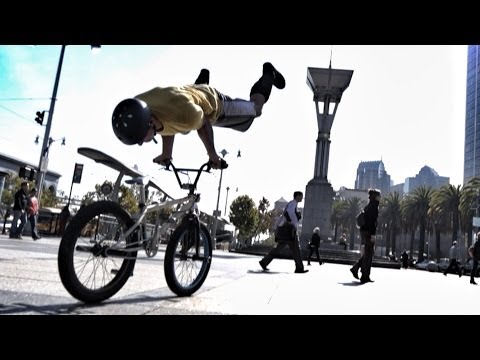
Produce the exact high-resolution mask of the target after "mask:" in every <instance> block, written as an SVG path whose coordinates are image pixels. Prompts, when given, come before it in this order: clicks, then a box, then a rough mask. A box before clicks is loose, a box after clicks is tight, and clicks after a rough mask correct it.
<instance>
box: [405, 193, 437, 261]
mask: <svg viewBox="0 0 480 360" xmlns="http://www.w3.org/2000/svg"><path fill="white" fill-rule="evenodd" d="M431 197H432V188H431V187H426V186H424V185H422V186H420V187H418V188H416V189H415V190H413V192H412V194H411V195H409V196H408V201H407V203H406V206H407V207H408V210H407V213H408V214H409V216H410V217H413V218H416V219H417V221H418V224H419V226H420V242H419V244H418V261H419V262H421V261H422V260H423V253H424V251H425V228H426V225H427V219H428V209H429V208H430V202H431Z"/></svg>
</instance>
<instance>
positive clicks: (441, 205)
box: [430, 184, 462, 243]
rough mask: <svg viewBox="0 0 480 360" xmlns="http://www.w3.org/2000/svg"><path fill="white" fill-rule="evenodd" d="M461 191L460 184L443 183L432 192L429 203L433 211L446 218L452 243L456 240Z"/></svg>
mask: <svg viewBox="0 0 480 360" xmlns="http://www.w3.org/2000/svg"><path fill="white" fill-rule="evenodd" d="M461 193H462V192H461V186H460V185H457V186H454V185H451V184H449V185H444V186H442V187H441V188H440V189H438V190H436V191H435V192H434V193H433V194H432V202H431V204H430V205H431V207H432V208H433V209H434V211H435V212H437V213H439V214H440V215H442V214H445V218H447V219H448V223H447V226H448V229H449V230H450V229H451V230H452V243H453V242H454V241H456V240H458V230H459V218H460V195H461Z"/></svg>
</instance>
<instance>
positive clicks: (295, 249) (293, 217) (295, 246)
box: [259, 191, 308, 274]
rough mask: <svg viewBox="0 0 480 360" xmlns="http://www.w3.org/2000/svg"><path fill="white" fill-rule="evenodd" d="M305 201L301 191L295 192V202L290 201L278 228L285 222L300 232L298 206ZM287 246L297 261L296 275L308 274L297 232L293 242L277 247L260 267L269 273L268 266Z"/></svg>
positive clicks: (264, 258) (261, 261)
mask: <svg viewBox="0 0 480 360" xmlns="http://www.w3.org/2000/svg"><path fill="white" fill-rule="evenodd" d="M302 200H303V193H302V192H301V191H295V192H294V193H293V200H292V201H290V202H289V203H288V204H287V206H286V207H285V210H284V212H283V214H284V215H283V216H282V219H281V221H280V222H279V224H278V226H282V225H283V224H284V223H285V222H289V223H291V224H292V225H293V226H294V227H295V229H296V230H298V223H299V221H300V219H301V214H300V212H299V211H298V209H297V205H298V203H299V202H301V201H302ZM286 246H289V247H290V250H291V251H292V255H293V259H294V260H295V272H296V273H300V274H301V273H306V272H308V270H305V268H304V266H303V262H302V251H301V249H300V241H299V239H298V235H297V233H296V232H295V236H294V239H293V241H292V242H288V243H287V242H279V243H277V246H275V247H274V248H273V249H272V250H270V252H269V253H268V254H267V255H265V256H264V257H263V259H262V260H260V261H259V263H260V266H261V267H262V269H263V270H265V271H267V270H268V268H267V266H268V264H270V263H271V262H272V260H273V259H274V258H275V257H278V255H279V254H280V252H281V251H282V249H283V248H285V247H286Z"/></svg>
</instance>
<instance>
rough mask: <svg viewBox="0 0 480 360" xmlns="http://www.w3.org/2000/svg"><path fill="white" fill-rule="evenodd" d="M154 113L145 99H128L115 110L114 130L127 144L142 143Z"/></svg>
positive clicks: (113, 116) (113, 118)
mask: <svg viewBox="0 0 480 360" xmlns="http://www.w3.org/2000/svg"><path fill="white" fill-rule="evenodd" d="M151 118H152V113H151V112H150V109H149V107H148V105H147V103H146V102H145V101H142V100H139V99H126V100H123V101H121V102H120V103H119V104H118V105H117V106H116V107H115V110H113V115H112V127H113V132H114V133H115V135H116V136H117V138H119V140H120V141H121V142H123V143H124V144H126V145H135V144H138V145H142V143H143V139H144V138H145V135H147V132H148V129H149V128H150V123H151Z"/></svg>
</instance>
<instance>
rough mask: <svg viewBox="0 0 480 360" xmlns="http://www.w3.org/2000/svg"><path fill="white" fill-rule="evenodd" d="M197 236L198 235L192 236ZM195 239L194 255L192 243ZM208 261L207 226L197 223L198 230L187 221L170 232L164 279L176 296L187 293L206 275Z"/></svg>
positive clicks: (210, 246)
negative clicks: (198, 225)
mask: <svg viewBox="0 0 480 360" xmlns="http://www.w3.org/2000/svg"><path fill="white" fill-rule="evenodd" d="M196 236H198V239H195V237H196ZM197 241H198V255H197V251H196V243H197ZM211 261H212V242H211V239H210V234H209V232H208V229H207V228H206V227H205V226H204V225H200V233H199V234H198V232H197V231H196V230H195V227H194V226H192V225H191V224H189V223H188V222H183V223H181V224H180V225H179V226H178V227H177V228H176V229H175V231H174V232H173V234H172V236H171V237H170V240H169V242H168V245H167V250H166V251H165V261H164V267H165V268H164V270H165V279H166V281H167V284H168V287H169V288H170V290H172V291H173V292H174V293H175V294H177V295H178V296H190V295H192V294H193V293H194V292H195V291H197V290H198V289H200V287H201V286H202V284H203V282H204V281H205V279H206V278H207V275H208V271H209V270H210V264H211Z"/></svg>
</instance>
